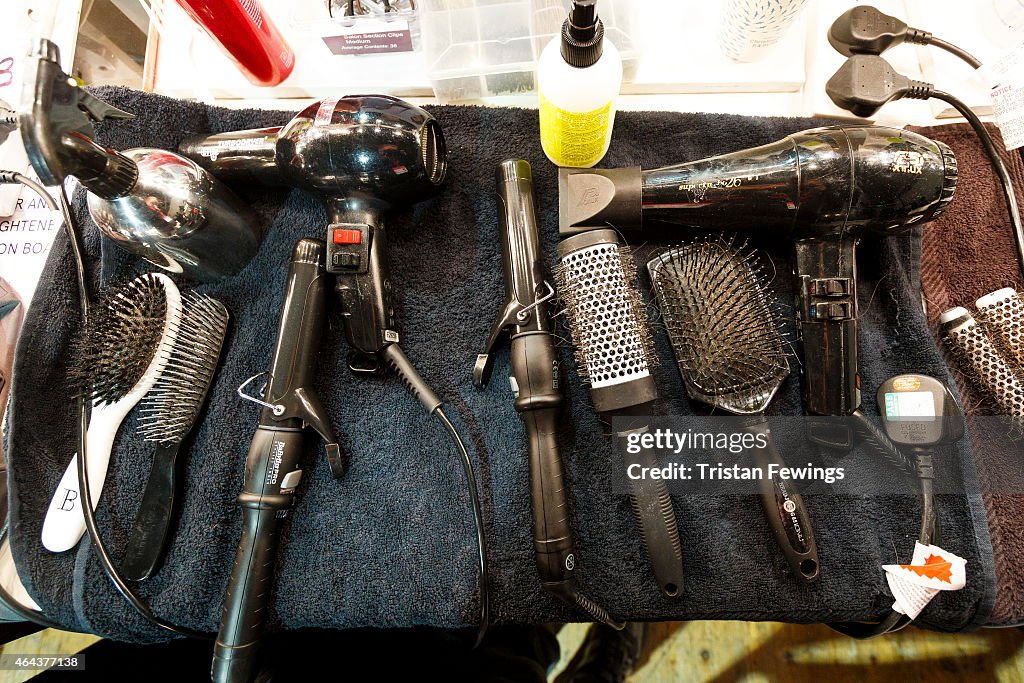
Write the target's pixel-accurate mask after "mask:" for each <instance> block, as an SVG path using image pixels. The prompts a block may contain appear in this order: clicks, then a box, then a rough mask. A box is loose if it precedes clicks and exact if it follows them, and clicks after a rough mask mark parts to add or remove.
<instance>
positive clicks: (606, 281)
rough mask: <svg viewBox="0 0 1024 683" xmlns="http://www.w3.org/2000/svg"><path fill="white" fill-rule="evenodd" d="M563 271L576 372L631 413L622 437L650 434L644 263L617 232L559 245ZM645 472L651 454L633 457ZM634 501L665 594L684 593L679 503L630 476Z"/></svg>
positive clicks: (604, 407) (604, 405)
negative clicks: (639, 267)
mask: <svg viewBox="0 0 1024 683" xmlns="http://www.w3.org/2000/svg"><path fill="white" fill-rule="evenodd" d="M558 258H559V264H558V267H557V268H556V270H555V280H556V282H557V283H558V291H559V296H560V297H561V299H562V301H563V303H564V304H565V313H566V317H567V318H568V321H569V328H570V332H571V334H572V338H573V344H574V346H575V347H576V369H577V372H578V373H579V375H580V377H581V378H582V379H583V380H584V381H585V382H587V383H588V384H589V385H590V397H591V400H592V401H593V402H594V409H595V410H597V412H599V413H602V414H604V415H608V416H613V415H629V414H631V416H632V419H633V425H632V428H631V429H629V430H627V431H623V432H619V433H616V434H614V436H615V437H620V436H624V435H626V434H628V433H632V432H638V431H647V430H648V428H649V427H648V425H647V423H646V422H645V421H644V420H643V415H644V414H647V415H649V414H650V413H651V410H652V408H653V406H652V405H651V404H652V403H653V402H654V401H655V400H656V399H657V398H658V391H657V388H656V387H655V385H654V378H653V377H652V376H651V368H652V367H653V366H654V365H655V364H656V363H657V356H656V355H655V354H654V348H653V341H652V337H651V331H650V327H649V326H648V324H647V319H646V317H645V315H644V308H643V302H642V299H641V297H640V293H639V291H638V290H637V288H636V266H635V265H634V263H633V259H632V256H631V255H630V252H629V249H628V248H627V247H622V246H619V240H618V236H617V235H616V233H615V231H614V230H594V231H592V232H584V233H580V234H578V235H573V236H572V237H570V238H568V239H566V240H563V241H562V242H561V243H560V244H559V245H558ZM629 457H631V458H635V459H636V461H637V462H639V464H640V465H641V467H655V466H657V462H656V461H655V458H654V454H653V453H651V452H650V451H648V450H641V452H640V453H638V454H635V455H632V456H629ZM629 486H630V498H631V502H632V504H633V512H634V514H635V515H636V518H637V524H638V525H639V526H640V535H641V538H642V539H643V542H644V546H645V547H646V548H647V554H648V557H649V558H650V561H651V566H652V568H653V569H654V575H655V577H656V578H657V581H658V585H659V586H660V587H661V591H662V593H663V594H664V595H666V596H668V597H677V596H679V595H681V594H682V592H683V552H682V544H681V542H680V540H679V529H678V527H677V525H676V517H675V510H674V509H673V506H672V498H671V496H669V494H668V488H667V487H666V485H665V482H664V481H662V480H660V479H658V480H655V479H643V480H637V479H630V480H629Z"/></svg>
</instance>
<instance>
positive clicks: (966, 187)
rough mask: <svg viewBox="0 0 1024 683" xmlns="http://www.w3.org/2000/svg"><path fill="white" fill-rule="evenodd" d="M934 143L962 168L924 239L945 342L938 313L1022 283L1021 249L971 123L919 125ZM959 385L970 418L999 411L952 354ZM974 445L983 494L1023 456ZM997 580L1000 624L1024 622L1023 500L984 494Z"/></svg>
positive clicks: (1022, 183)
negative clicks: (1004, 467)
mask: <svg viewBox="0 0 1024 683" xmlns="http://www.w3.org/2000/svg"><path fill="white" fill-rule="evenodd" d="M989 129H990V132H991V133H992V137H993V138H995V140H996V146H997V147H998V148H999V150H1000V153H1001V155H1002V157H1003V160H1004V161H1005V162H1006V165H1007V166H1008V167H1009V169H1010V175H1011V176H1012V177H1013V182H1014V185H1015V187H1016V190H1017V202H1018V203H1019V204H1021V205H1022V206H1024V162H1022V161H1021V156H1020V154H1018V153H1017V152H1015V151H1011V152H1007V151H1006V149H1005V148H1004V147H1003V142H1002V137H1001V136H1000V135H999V131H998V130H997V129H996V128H995V126H991V125H990V126H989ZM912 130H916V131H917V132H918V133H921V134H922V135H926V136H928V137H930V138H932V139H933V140H941V141H942V142H945V143H946V144H947V145H949V146H950V147H951V148H952V149H953V152H955V153H956V158H957V162H958V166H959V171H960V178H959V180H958V181H957V189H956V196H955V197H954V199H953V202H952V204H951V205H950V207H949V209H948V210H947V211H946V213H945V214H944V215H943V216H942V217H941V218H939V219H938V220H937V221H935V222H933V223H932V224H931V225H930V226H929V227H928V229H927V230H925V234H924V245H923V248H922V257H921V285H922V295H923V297H924V301H925V305H926V307H927V315H928V323H929V324H930V325H931V328H932V333H933V334H934V335H935V337H936V340H938V341H939V343H940V344H941V339H940V335H939V331H938V319H939V315H941V314H942V312H943V311H945V310H947V309H949V308H952V307H953V306H964V307H965V308H967V309H969V310H974V301H975V300H976V299H977V298H978V297H980V296H982V295H984V294H987V293H989V292H991V291H994V290H996V289H1000V288H1002V287H1015V288H1016V289H1017V290H1018V291H1019V290H1020V289H1021V288H1022V286H1024V275H1022V274H1021V272H1020V268H1019V267H1018V265H1017V250H1016V246H1015V244H1014V241H1013V234H1012V232H1011V230H1010V219H1009V214H1008V213H1007V209H1006V200H1005V199H1004V198H1003V191H1002V187H1001V185H1000V183H999V179H998V178H997V177H996V175H995V173H994V172H993V170H992V166H991V164H990V163H989V160H988V157H987V156H986V155H985V150H984V148H983V147H982V146H981V143H980V142H979V141H978V138H977V136H976V135H975V133H974V131H973V130H972V129H971V127H970V126H968V125H967V124H966V123H963V124H956V125H950V126H934V127H930V128H913V129H912ZM947 360H948V362H949V365H950V367H951V369H952V371H953V375H954V377H955V378H956V381H957V385H958V386H959V388H960V395H961V397H962V398H963V401H964V409H965V410H966V411H967V414H968V415H991V414H994V413H993V407H992V406H991V404H990V401H989V400H988V399H987V398H986V397H985V395H984V394H983V392H981V391H978V389H977V387H975V386H973V385H972V384H971V383H970V381H968V380H967V379H966V377H965V376H964V375H963V373H962V372H960V369H959V366H958V364H957V363H956V361H955V360H954V359H952V358H949V357H947ZM980 436H981V438H983V439H984V442H983V443H978V442H977V441H976V442H975V443H974V447H975V449H976V452H979V453H980V454H981V455H982V457H979V458H978V459H977V460H978V462H977V467H978V479H979V481H980V482H981V486H982V490H983V491H984V490H986V489H987V490H990V491H991V490H993V489H995V488H997V487H988V486H987V483H988V482H994V481H998V478H999V475H1000V472H999V471H998V467H997V463H998V462H999V461H1000V457H999V454H1001V453H1005V454H1012V453H1014V452H1019V450H1020V444H1019V443H1017V444H1014V443H1013V442H1011V441H1009V439H1007V438H1005V437H1003V436H1001V435H996V434H985V435H980ZM983 498H984V501H985V511H986V514H987V515H988V526H989V534H990V536H991V538H992V555H993V563H994V565H995V575H996V596H995V605H994V607H993V610H992V617H991V621H992V623H994V624H1006V623H1017V622H1020V621H1024V572H1021V571H1020V570H1019V568H1020V567H1021V566H1024V495H1007V494H998V495H997V494H986V495H983Z"/></svg>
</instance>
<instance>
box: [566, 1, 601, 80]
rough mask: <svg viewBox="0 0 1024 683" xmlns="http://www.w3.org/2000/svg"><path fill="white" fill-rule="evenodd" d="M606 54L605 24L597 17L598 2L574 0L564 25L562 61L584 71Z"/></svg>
mask: <svg viewBox="0 0 1024 683" xmlns="http://www.w3.org/2000/svg"><path fill="white" fill-rule="evenodd" d="M603 53H604V24H602V23H601V20H600V19H599V18H598V17H597V0H572V9H571V10H570V11H569V18H568V19H566V20H565V22H564V23H563V24H562V59H564V60H565V62H566V64H569V65H570V66H575V67H576V68H578V69H584V68H586V67H588V66H592V65H593V64H594V63H595V62H597V60H599V59H601V55H602V54H603Z"/></svg>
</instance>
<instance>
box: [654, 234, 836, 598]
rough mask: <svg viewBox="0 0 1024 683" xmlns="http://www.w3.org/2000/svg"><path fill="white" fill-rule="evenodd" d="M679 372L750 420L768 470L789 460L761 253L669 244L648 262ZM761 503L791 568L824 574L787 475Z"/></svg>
mask: <svg viewBox="0 0 1024 683" xmlns="http://www.w3.org/2000/svg"><path fill="white" fill-rule="evenodd" d="M647 270H648V272H649V273H650V275H651V282H652V284H653V288H654V295H655V298H656V299H657V301H658V307H659V309H660V310H661V314H662V318H663V319H664V322H665V327H666V329H667V330H668V336H669V339H670V340H671V342H672V349H673V351H674V352H675V355H676V360H677V362H678V365H679V372H680V374H681V375H682V377H683V382H684V384H685V385H686V391H687V393H688V394H689V395H690V398H691V399H693V400H696V401H700V402H702V403H706V404H707V405H710V406H713V407H716V408H721V409H722V410H725V411H727V412H730V413H734V414H737V415H749V416H756V417H750V418H748V419H747V420H746V421H745V423H744V428H745V429H746V430H747V431H748V432H751V433H753V434H755V435H762V436H763V437H764V441H765V442H766V443H767V446H766V447H765V448H763V449H757V448H754V449H751V452H752V454H753V456H754V458H755V460H756V461H757V462H756V464H757V465H758V466H759V467H761V470H762V472H763V473H764V474H767V472H768V465H769V464H772V463H774V464H777V465H779V466H782V465H783V461H782V457H781V456H780V455H779V453H778V451H777V450H776V448H775V445H774V443H773V441H772V438H771V431H770V430H769V428H768V421H767V420H766V419H765V418H764V417H763V416H762V415H761V414H762V413H763V412H764V410H765V409H766V408H767V407H768V404H769V403H770V402H771V400H772V397H773V396H775V394H776V392H777V391H778V389H779V387H780V386H781V385H782V383H783V382H784V381H785V379H786V377H787V376H788V375H789V364H788V363H787V362H786V356H785V353H784V351H783V342H782V334H781V333H780V332H779V328H778V323H777V321H776V319H775V316H774V314H773V313H772V301H771V297H770V295H769V293H768V292H767V290H766V289H765V287H764V286H763V285H762V282H761V270H762V269H761V266H760V265H759V262H758V259H757V256H756V254H755V253H754V252H753V251H751V250H748V249H746V248H745V247H743V246H739V247H738V246H736V245H735V244H733V242H731V241H723V240H721V239H719V240H704V241H700V242H696V243H694V244H689V245H684V246H681V247H677V248H675V249H670V250H669V251H666V252H665V253H663V254H661V255H660V256H656V257H655V258H653V259H651V260H650V261H649V262H648V264H647ZM761 482H762V486H761V502H762V505H763V506H764V511H765V516H766V517H767V519H768V523H769V525H770V526H771V528H772V533H773V534H774V536H775V539H776V541H777V542H778V544H779V546H780V547H781V548H782V552H783V554H784V555H785V557H786V560H787V562H788V563H789V565H790V568H791V569H792V571H793V573H794V574H795V575H796V576H797V577H799V578H800V579H802V580H804V581H813V580H815V579H817V578H818V569H819V566H818V554H817V547H816V545H815V542H814V534H813V532H812V530H811V523H810V517H809V516H808V514H807V509H806V508H805V507H804V503H803V499H802V498H801V497H800V495H799V494H797V493H794V492H792V491H790V490H789V487H788V486H787V484H786V482H785V480H780V479H778V478H767V477H763V478H762V480H761Z"/></svg>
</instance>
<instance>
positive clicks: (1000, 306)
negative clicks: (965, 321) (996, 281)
mask: <svg viewBox="0 0 1024 683" xmlns="http://www.w3.org/2000/svg"><path fill="white" fill-rule="evenodd" d="M975 305H976V306H977V307H978V318H979V320H981V324H982V325H983V326H984V327H985V329H986V330H987V331H988V333H989V336H991V337H993V338H994V339H995V340H996V341H997V343H998V344H1001V345H1002V347H1003V350H1004V351H1005V352H1006V357H1007V360H1010V361H1012V362H1014V363H1016V366H1017V376H1018V377H1020V378H1021V379H1024V297H1022V296H1021V295H1020V294H1018V293H1017V292H1015V291H1014V290H1013V289H1011V288H1009V287H1006V288H1005V289H999V290H996V291H994V292H992V293H991V294H986V295H985V296H983V297H981V298H980V299H978V301H977V303H976V304H975Z"/></svg>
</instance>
